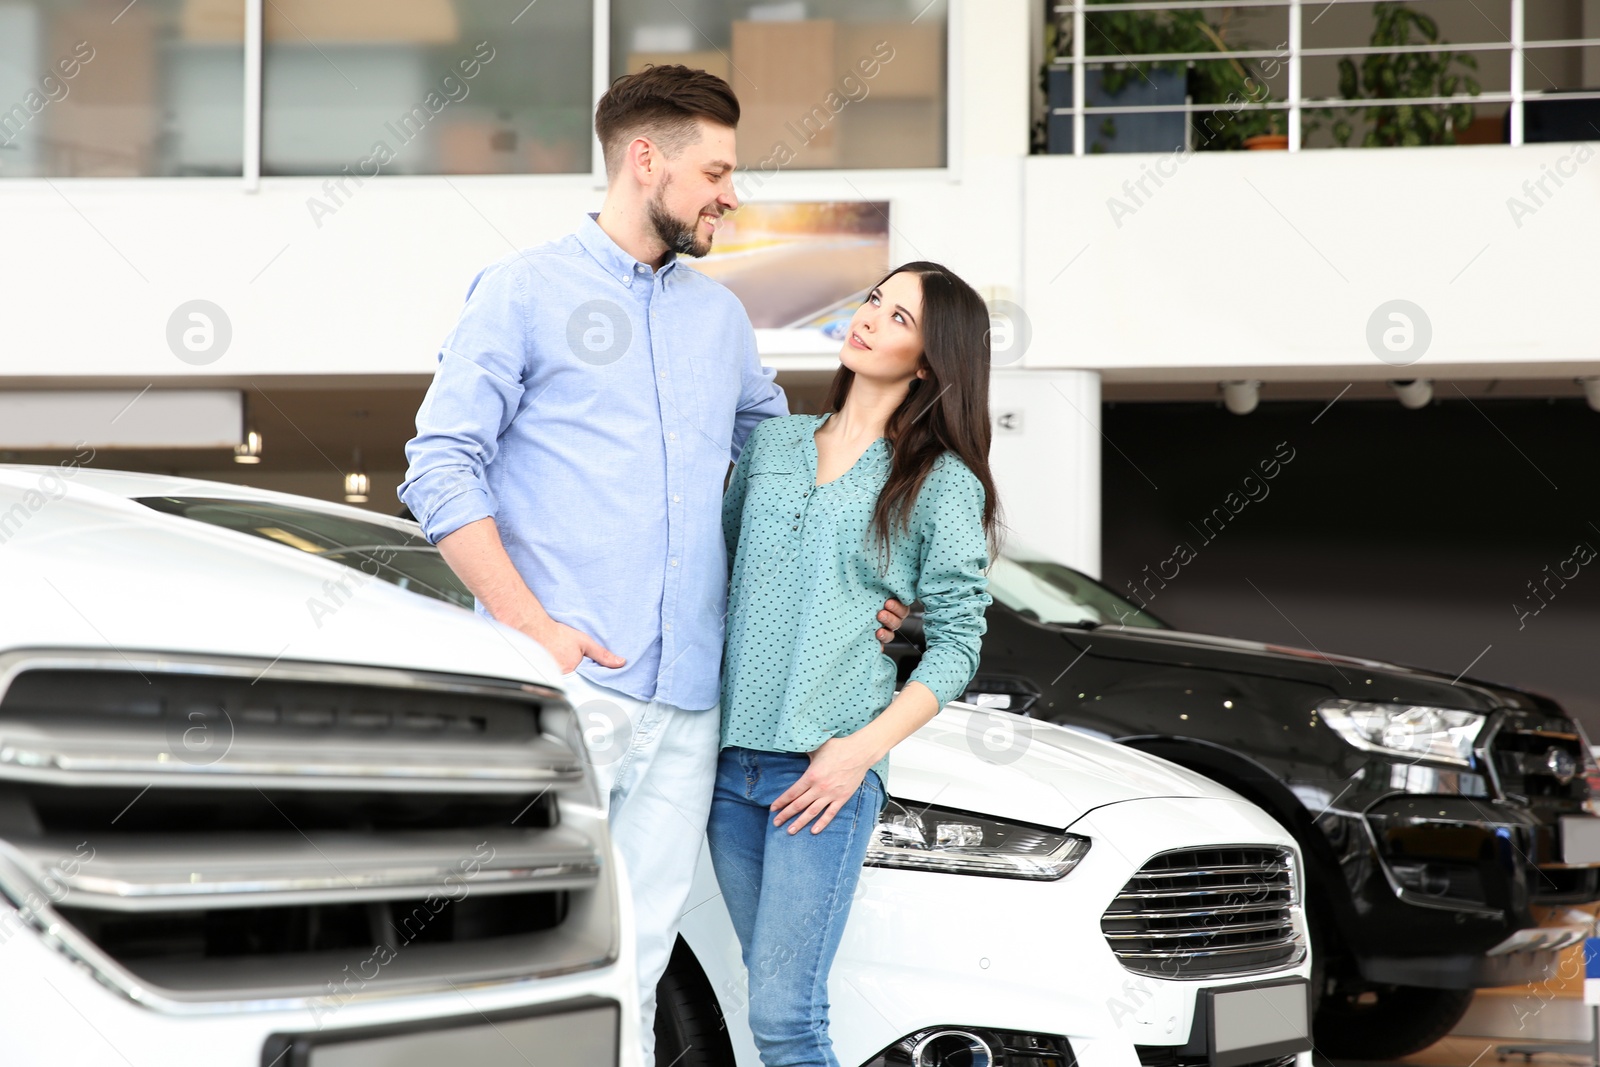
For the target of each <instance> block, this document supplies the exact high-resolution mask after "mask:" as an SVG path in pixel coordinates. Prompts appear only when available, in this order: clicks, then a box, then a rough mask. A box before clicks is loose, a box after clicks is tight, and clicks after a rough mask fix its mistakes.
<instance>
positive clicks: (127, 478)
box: [0, 463, 417, 533]
mask: <svg viewBox="0 0 1600 1067" xmlns="http://www.w3.org/2000/svg"><path fill="white" fill-rule="evenodd" d="M0 470H6V471H17V472H19V473H34V474H38V475H39V476H41V477H43V476H46V475H49V474H51V473H54V474H56V475H58V476H59V477H61V478H62V479H70V480H71V481H72V484H74V485H76V486H79V487H82V488H85V489H91V490H95V491H98V492H101V493H107V494H110V495H111V496H119V497H122V498H124V499H126V500H137V499H139V498H140V497H149V496H176V497H207V498H210V499H213V500H238V501H254V502H257V503H262V504H278V505H281V506H283V507H288V508H300V509H307V510H314V511H321V512H325V513H327V514H330V515H341V516H343V517H345V518H348V519H357V520H365V521H367V522H375V523H380V524H382V525H385V526H390V527H393V528H395V529H400V530H405V531H406V532H408V533H416V532H417V524H416V523H415V522H412V521H411V520H409V519H402V518H400V517H399V516H398V515H385V514H384V513H382V512H381V511H368V510H367V509H365V508H357V507H351V506H350V505H349V504H339V503H335V502H334V501H332V500H319V499H316V498H314V497H307V496H299V495H297V494H294V493H280V492H277V491H275V490H272V489H261V488H258V487H256V486H251V485H238V484H235V483H232V482H218V481H211V480H209V479H205V478H189V477H185V476H182V475H177V474H146V473H142V472H139V471H120V470H107V469H104V468H96V467H73V466H61V467H55V466H50V465H48V464H31V463H0Z"/></svg>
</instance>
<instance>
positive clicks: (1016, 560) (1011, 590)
mask: <svg viewBox="0 0 1600 1067" xmlns="http://www.w3.org/2000/svg"><path fill="white" fill-rule="evenodd" d="M989 593H990V595H992V596H993V597H994V598H995V600H997V601H999V602H1000V603H1001V604H1004V605H1005V606H1006V607H1008V608H1010V609H1011V610H1012V611H1015V612H1016V613H1017V614H1019V615H1022V616H1023V617H1025V618H1029V619H1033V620H1034V621H1035V622H1044V623H1054V624H1056V625H1060V626H1103V625H1118V624H1120V625H1123V626H1142V627H1146V628H1148V629H1157V630H1164V629H1168V628H1169V627H1168V626H1167V624H1166V623H1164V622H1162V621H1161V620H1160V619H1158V618H1156V617H1155V616H1154V615H1152V614H1150V612H1149V610H1148V609H1141V608H1140V607H1139V605H1137V604H1135V603H1133V602H1132V601H1130V600H1125V599H1123V598H1122V597H1120V596H1118V595H1117V594H1115V593H1113V592H1112V591H1111V590H1109V589H1107V588H1106V587H1105V586H1103V585H1101V584H1100V583H1099V582H1097V581H1095V580H1094V579H1093V578H1090V577H1089V576H1088V575H1086V574H1081V573H1079V572H1078V571H1075V570H1073V569H1072V568H1071V567H1067V566H1064V565H1062V564H1060V563H1056V562H1055V561H1053V560H1048V559H1042V558H1039V557H1038V556H1036V555H1034V554H1033V553H1026V554H1017V555H1010V554H1008V555H1002V556H1001V557H1000V558H998V559H996V560H995V561H994V565H993V566H991V567H990V568H989Z"/></svg>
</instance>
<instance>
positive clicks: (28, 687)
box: [0, 649, 621, 1015]
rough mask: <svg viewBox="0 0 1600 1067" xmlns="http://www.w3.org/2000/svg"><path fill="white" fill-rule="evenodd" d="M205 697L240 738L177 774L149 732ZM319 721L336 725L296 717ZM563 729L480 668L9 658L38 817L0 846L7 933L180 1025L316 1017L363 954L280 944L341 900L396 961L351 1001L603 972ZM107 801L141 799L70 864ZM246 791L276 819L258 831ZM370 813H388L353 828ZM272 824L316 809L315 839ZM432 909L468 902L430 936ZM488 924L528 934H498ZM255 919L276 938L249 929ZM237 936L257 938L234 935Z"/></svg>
mask: <svg viewBox="0 0 1600 1067" xmlns="http://www.w3.org/2000/svg"><path fill="white" fill-rule="evenodd" d="M51 672H59V673H61V675H62V676H61V677H55V678H53V677H50V673H51ZM141 676H143V677H142V679H141ZM18 679H23V680H22V682H21V683H20V684H19V682H18ZM152 680H153V682H154V688H153V689H147V688H146V685H145V683H146V682H150V681H152ZM263 681H264V682H265V683H266V684H263V685H260V686H256V687H255V688H249V687H251V686H255V683H257V682H263ZM319 683H320V684H319ZM124 687H126V692H124ZM247 693H248V694H252V695H250V696H248V697H246V696H245V695H244V694H247ZM8 696H9V697H11V699H10V701H9V702H7V701H6V698H7V697H8ZM194 698H204V699H212V700H213V701H214V706H216V707H218V708H221V712H220V714H219V715H218V718H230V721H231V717H237V718H238V719H239V725H240V727H241V728H240V730H239V733H238V735H237V736H236V737H234V736H232V735H230V743H229V745H228V746H227V749H226V751H223V752H221V754H220V755H216V756H215V758H214V759H213V758H211V756H210V755H208V756H207V758H206V760H203V761H199V762H188V761H186V759H185V758H184V757H185V756H188V755H192V752H185V751H183V749H182V748H181V747H176V746H174V745H172V744H171V738H170V737H168V736H166V734H165V732H164V730H165V728H167V727H169V726H170V725H171V723H173V722H176V723H177V724H178V727H179V728H180V729H182V728H183V727H184V726H185V725H186V722H187V720H186V719H185V718H184V717H183V716H182V715H181V714H180V713H181V712H183V711H187V710H188V709H189V708H190V707H191V706H192V704H191V703H190V701H192V699H194ZM324 698H326V699H325V700H324ZM204 699H202V703H203V702H204ZM319 706H322V707H326V708H332V709H335V710H334V711H333V712H331V713H323V714H321V715H320V718H318V717H317V716H316V715H313V714H310V712H313V711H315V710H316V708H317V707H319ZM152 707H153V708H154V710H153V711H152V710H151V708H152ZM262 708H268V709H270V708H277V709H278V711H280V712H281V718H280V717H279V715H278V714H277V713H276V712H272V711H268V712H266V713H264V714H258V710H259V709H262ZM434 711H437V712H438V714H433V713H432V712H434ZM571 715H572V712H571V708H570V706H569V705H568V704H567V702H566V700H565V697H564V696H563V694H562V693H561V691H560V690H559V689H557V688H554V687H552V686H546V685H540V684H533V683H527V682H522V681H514V680H504V679H496V678H492V677H487V678H486V677H477V676H450V675H445V674H435V673H427V672H420V671H412V670H405V669H400V668H387V667H364V666H353V665H344V664H336V663H315V662H288V663H285V662H282V661H273V662H270V663H269V662H267V661H266V660H265V659H261V660H251V659H245V658H240V657H227V656H205V655H193V654H187V653H182V654H179V653H167V652H161V651H149V650H124V651H116V650H78V649H25V650H19V651H12V652H7V653H0V800H5V801H7V802H9V803H11V804H12V805H13V806H14V807H15V808H16V810H17V811H18V812H22V813H24V814H25V815H26V816H28V817H29V818H31V819H33V823H32V826H31V827H30V826H29V824H28V822H27V820H26V819H20V820H14V825H13V826H12V828H11V829H8V830H7V831H6V834H5V838H6V839H5V840H4V841H0V922H3V923H8V924H11V923H18V922H19V921H20V925H21V926H22V927H24V928H26V929H27V930H29V931H30V932H31V934H32V935H33V936H35V937H37V939H38V941H39V943H41V944H42V945H44V946H45V947H46V948H48V949H49V950H51V951H53V952H56V953H58V954H60V955H61V956H62V957H64V958H66V959H68V960H71V961H73V962H74V963H76V964H77V965H79V966H80V967H82V968H83V969H84V970H85V971H86V972H87V973H89V974H90V975H92V976H93V978H94V979H95V980H96V981H97V982H99V983H100V984H101V985H103V986H104V987H106V988H107V989H110V990H112V991H114V992H116V993H117V994H119V995H120V996H121V997H123V998H125V999H126V1000H128V1001H130V1002H132V1003H134V1004H137V1005H139V1006H141V1007H144V1008H147V1009H150V1010H153V1011H158V1012H162V1013H169V1014H176V1015H215V1014H230V1013H239V1012H263V1011H283V1010H294V1009H306V1008H312V1009H316V1008H319V1007H322V1008H326V1007H327V1006H328V1002H329V996H330V994H329V993H328V989H331V988H332V984H331V981H329V979H331V978H332V977H334V976H335V975H337V974H338V973H340V965H341V964H344V963H347V962H353V961H355V960H356V959H357V958H358V957H359V956H361V955H362V954H363V953H365V952H366V951H367V950H366V949H364V948H360V947H358V946H357V947H353V942H349V941H348V940H347V939H346V938H343V937H338V938H334V939H331V940H318V939H317V938H306V937H302V936H300V935H299V934H297V933H293V932H291V933H289V934H284V933H283V930H284V929H286V928H287V927H288V925H289V924H290V923H292V921H294V920H296V919H297V918H298V917H301V916H305V915H311V916H318V915H325V914H331V915H339V914H348V913H350V910H351V909H354V911H355V913H356V914H364V915H366V916H367V917H368V921H369V922H370V923H371V924H372V925H374V926H375V927H377V926H381V925H382V917H383V916H384V915H389V916H391V917H393V918H398V919H399V920H400V922H401V928H400V929H398V930H395V934H396V938H397V940H395V941H393V942H391V946H393V947H395V949H396V952H397V953H399V949H404V952H403V953H399V954H398V955H397V956H396V957H395V961H396V962H394V963H393V964H389V965H388V966H387V967H386V969H385V971H384V972H383V974H382V975H380V976H379V977H378V978H376V979H371V980H368V981H365V982H364V983H363V984H362V985H361V987H360V988H359V989H358V990H357V991H354V992H351V993H348V994H347V993H340V994H339V995H338V998H337V1000H338V1003H341V1004H342V1003H344V1002H346V1001H347V1000H359V1001H384V1000H389V999H392V998H395V997H413V996H418V995H427V994H439V993H451V992H458V991H462V990H475V989H476V990H491V989H495V988H506V987H518V986H523V985H525V984H527V983H530V982H534V981H539V980H542V979H546V978H550V977H554V976H557V975H565V974H574V973H579V972H583V971H589V970H593V969H595V968H599V967H604V966H608V965H611V964H613V963H615V962H616V960H617V959H618V955H619V952H620V950H621V945H620V943H619V942H618V940H617V939H618V936H619V934H618V931H619V927H618V924H617V909H618V900H617V892H618V886H617V884H616V879H615V878H614V876H613V875H612V872H611V869H610V867H609V864H608V863H607V859H608V853H607V844H606V843H607V841H608V835H607V832H606V826H605V820H604V816H603V814H600V813H598V812H597V811H596V810H595V809H594V806H593V803H592V789H593V783H592V771H591V769H590V768H589V766H588V764H587V762H586V761H585V759H584V757H583V753H582V752H581V751H580V750H579V749H576V748H574V747H573V745H572V744H571V743H569V742H568V741H566V740H565V739H564V738H566V736H567V735H568V733H569V731H568V729H566V728H568V727H570V726H571V725H572V724H571ZM162 757H166V758H162ZM122 786H128V787H130V788H129V790H128V798H129V801H130V803H128V804H127V805H126V806H123V802H122V801H121V800H120V799H119V800H117V801H116V805H115V808H116V809H120V811H117V810H115V809H112V810H108V812H107V813H106V814H107V817H108V818H109V817H110V816H111V815H115V816H116V818H112V819H111V822H112V823H115V822H116V819H121V818H122V816H123V815H126V814H128V811H129V809H130V808H133V807H134V804H133V802H138V803H139V804H140V806H139V807H138V808H136V809H134V811H133V815H132V817H131V818H129V819H123V820H122V824H121V825H120V826H116V827H115V829H114V830H111V829H108V830H105V831H103V832H102V831H99V830H86V831H84V833H86V834H90V835H91V836H93V837H94V840H93V845H92V849H91V852H90V855H88V856H87V857H84V858H83V862H82V863H81V864H78V863H74V862H71V859H72V855H73V851H72V846H73V845H74V843H76V842H78V841H79V836H78V835H79V830H78V829H77V827H78V826H80V825H83V812H84V811H85V810H89V808H90V807H91V806H92V805H94V804H98V803H101V799H100V798H103V797H104V796H106V795H107V794H108V793H110V792H111V790H109V789H108V788H107V787H118V788H120V787H122ZM152 787H154V792H152V793H151V795H150V796H149V797H148V798H146V799H144V800H143V801H140V798H142V797H145V796H146V792H147V791H150V790H151V788H152ZM196 789H198V790H203V791H202V792H194V791H193V790H196ZM273 793H275V794H276V795H277V796H278V800H277V801H275V800H274V799H273V796H272V795H269V794H273ZM573 793H576V796H575V797H574V796H573V795H572V794H573ZM413 795H414V796H413ZM289 797H292V798H294V799H293V802H292V803H290V802H289V801H288V800H287V799H286V798H289ZM174 798H177V799H174ZM190 798H193V799H190ZM523 798H531V799H530V800H528V802H527V803H526V805H524V804H523ZM569 798H570V799H574V800H576V803H574V804H572V806H570V807H569V806H568V800H569ZM247 800H248V801H249V802H250V803H251V804H255V805H258V806H266V807H268V808H270V809H277V811H276V815H277V816H278V817H280V818H282V820H283V824H282V825H281V826H274V827H267V828H263V824H262V823H261V821H260V820H259V819H255V818H253V817H252V816H251V813H250V812H249V811H248V810H246V808H245V802H246V801H247ZM280 803H281V804H282V805H283V807H282V808H280ZM342 804H351V805H354V806H353V807H350V808H340V807H338V805H342ZM151 805H156V808H155V810H154V811H152V810H151ZM196 805H205V806H214V807H215V812H216V813H217V814H218V815H220V816H221V817H218V818H215V819H212V820H210V822H211V823H212V824H213V825H214V826H215V829H205V828H204V826H205V824H206V822H207V820H206V819H204V818H200V819H197V820H195V821H196V822H197V823H199V824H200V825H198V826H190V825H188V824H187V822H186V817H185V815H184V812H185V810H186V808H187V810H199V809H197V808H196V807H195V806H196ZM319 805H320V806H321V807H319ZM363 805H366V806H367V807H363ZM374 805H376V806H381V808H382V809H383V811H384V812H385V813H395V814H394V818H393V819H391V820H389V821H388V822H385V821H383V820H381V819H380V820H376V825H374V823H373V822H369V821H367V820H368V819H369V817H370V813H369V812H368V810H367V808H368V807H371V806H374ZM536 805H537V806H538V810H537V811H536V812H535V814H534V816H533V817H531V818H525V816H526V815H527V813H528V812H529V811H532V810H534V809H535V807H536ZM284 808H287V809H289V810H290V811H305V812H311V813H312V819H311V821H310V823H309V824H307V825H306V826H305V829H304V831H302V829H301V827H300V826H299V825H297V824H296V822H295V820H294V819H291V818H290V817H289V816H288V815H287V814H285V812H284V810H283V809H284ZM323 809H328V810H333V811H335V812H336V816H337V817H334V818H322V817H321V812H322V810H323ZM518 809H520V810H518ZM513 811H515V812H516V814H515V816H513V815H512V814H511V813H512V812H513ZM13 814H15V813H13ZM207 814H208V815H209V814H211V812H207ZM141 816H142V818H141ZM52 820H54V821H52ZM519 820H523V821H522V822H521V823H519ZM136 824H137V825H136ZM94 825H95V826H98V825H99V824H98V823H96V824H94ZM479 843H482V844H484V845H492V849H491V848H484V849H483V850H482V852H481V853H480V852H475V846H476V845H478V844H479ZM84 844H88V842H84ZM53 858H54V862H53ZM62 860H66V861H67V862H66V863H65V864H64V865H63V864H62V862H61V861H62ZM468 879H470V893H469V892H468V889H467V888H464V887H467V886H468V885H469V883H468V881H467V880H468ZM480 897H481V898H483V899H481V900H480V899H478V898H480ZM524 902H527V904H528V905H529V908H528V909H527V910H524ZM8 904H9V905H10V906H11V907H14V908H15V909H16V910H15V914H14V915H13V914H12V913H11V911H10V909H9V908H8V907H6V905H8ZM424 905H426V908H427V914H423V907H424ZM446 905H449V906H450V907H452V908H453V909H463V908H470V909H472V910H471V911H470V912H462V911H459V910H451V911H450V912H448V916H447V917H446V918H441V919H440V920H439V922H440V923H441V924H446V925H440V926H430V925H429V924H430V923H431V922H432V921H433V920H432V918H431V916H432V915H441V916H443V915H445V913H444V910H443V909H444V907H445V906H446ZM496 908H498V909H499V910H500V912H506V911H516V912H517V914H518V916H519V917H523V918H526V920H527V921H526V922H523V923H517V924H513V928H509V929H508V928H507V927H504V926H496V925H493V924H492V920H493V919H494V918H495V917H496V912H495V910H494V909H496ZM319 909H321V910H319ZM340 909H345V911H344V912H343V913H341V911H340ZM363 909H364V910H363ZM382 909H390V910H389V911H387V912H385V911H383V910H382ZM408 909H409V910H408ZM262 916H265V917H267V918H268V919H269V920H270V925H268V926H266V927H265V928H261V927H256V926H254V925H253V924H257V923H258V922H259V921H260V917H262ZM417 916H420V918H417ZM458 916H459V920H460V923H461V925H460V926H454V925H450V924H449V923H450V922H451V921H452V920H454V919H456V918H457V917H458ZM413 918H415V922H414V923H413V922H412V921H411V920H412V919H413ZM212 920H217V921H218V923H219V926H218V929H220V930H221V931H222V932H221V933H220V934H219V935H218V937H217V939H216V940H213V939H212V929H211V922H212ZM180 923H182V924H186V925H184V926H183V928H182V932H183V936H184V938H185V939H186V940H184V941H183V942H182V943H179V944H175V945H174V944H169V943H167V942H166V941H165V940H163V941H162V942H161V943H160V947H161V952H160V953H159V954H157V955H152V954H150V953H148V952H146V951H144V946H143V945H142V944H140V943H139V941H138V938H139V937H141V936H145V932H146V931H154V934H153V935H151V936H155V937H161V938H165V936H166V935H165V933H164V931H163V928H162V924H167V925H168V926H172V927H176V925H177V924H180ZM140 924H143V925H140ZM202 926H204V927H205V928H204V929H202ZM246 927H249V933H250V935H251V936H252V938H253V940H250V941H249V943H248V944H246V943H243V942H241V941H239V940H238V939H236V938H235V939H234V940H231V941H230V940H228V939H229V938H230V937H233V936H234V931H235V930H238V929H245V928H246ZM389 928H390V929H391V930H394V929H395V928H394V927H393V926H392V925H391V926H390V927H389ZM129 931H131V933H130V932H129ZM258 932H259V933H260V936H259V938H257V937H256V936H255V935H257V933H258ZM358 936H359V934H358ZM152 943H153V942H152ZM194 944H198V945H199V946H200V947H199V951H198V954H196V953H195V952H193V951H191V946H192V945H194ZM130 946H132V948H131V949H130Z"/></svg>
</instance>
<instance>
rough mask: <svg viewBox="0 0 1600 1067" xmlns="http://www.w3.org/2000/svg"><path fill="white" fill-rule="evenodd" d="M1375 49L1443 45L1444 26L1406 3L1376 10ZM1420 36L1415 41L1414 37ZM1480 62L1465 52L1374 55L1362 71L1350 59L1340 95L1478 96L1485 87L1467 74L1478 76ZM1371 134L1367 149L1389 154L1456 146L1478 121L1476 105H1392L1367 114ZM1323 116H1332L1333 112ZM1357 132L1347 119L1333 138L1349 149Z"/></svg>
mask: <svg viewBox="0 0 1600 1067" xmlns="http://www.w3.org/2000/svg"><path fill="white" fill-rule="evenodd" d="M1372 23H1373V25H1372V44H1374V45H1378V46H1387V47H1403V46H1406V45H1418V44H1429V45H1431V44H1440V43H1442V42H1440V40H1439V24H1438V23H1437V22H1435V21H1434V20H1433V19H1431V18H1429V17H1428V16H1427V15H1425V14H1423V13H1422V12H1420V11H1417V10H1414V9H1413V8H1411V7H1408V6H1407V5H1405V4H1403V3H1397V2H1390V0H1384V2H1380V3H1377V4H1375V5H1373V9H1372ZM1413 34H1415V36H1413ZM1477 69H1478V61H1477V59H1475V58H1474V57H1473V56H1471V55H1469V54H1466V53H1462V52H1403V53H1399V54H1390V55H1370V56H1366V57H1365V58H1363V59H1362V61H1361V66H1360V68H1359V70H1358V68H1357V67H1356V64H1355V61H1354V60H1352V59H1349V58H1346V59H1341V60H1340V61H1339V95H1340V96H1342V97H1344V98H1345V99H1347V100H1360V99H1362V98H1366V99H1372V100H1393V99H1400V98H1403V97H1408V96H1452V95H1454V94H1455V93H1457V92H1460V91H1465V92H1466V93H1468V94H1469V95H1471V96H1476V95H1478V92H1479V85H1478V82H1477V80H1476V79H1474V78H1473V77H1472V76H1471V75H1469V74H1466V73H1464V71H1467V70H1477ZM1362 111H1363V112H1365V117H1364V121H1365V123H1366V125H1367V130H1366V132H1365V133H1364V134H1363V135H1362V138H1361V146H1362V147H1363V148H1380V147H1383V148H1388V147H1401V146H1412V145H1444V144H1455V143H1456V135H1457V133H1459V132H1460V131H1461V130H1463V129H1464V128H1465V127H1466V125H1467V124H1468V123H1470V122H1471V121H1472V105H1471V104H1469V103H1467V102H1465V101H1462V102H1459V103H1453V104H1387V105H1380V106H1377V107H1367V108H1363V109H1362ZM1318 113H1319V114H1322V115H1327V116H1330V117H1331V116H1332V114H1333V109H1332V108H1321V109H1319V110H1318ZM1354 133H1355V130H1354V128H1353V127H1352V125H1351V123H1350V120H1349V119H1348V118H1345V117H1343V116H1341V117H1340V118H1338V119H1337V120H1336V121H1334V123H1333V137H1334V140H1336V141H1338V142H1339V144H1340V146H1341V147H1347V146H1348V145H1349V143H1350V139H1351V137H1352V136H1353V135H1354Z"/></svg>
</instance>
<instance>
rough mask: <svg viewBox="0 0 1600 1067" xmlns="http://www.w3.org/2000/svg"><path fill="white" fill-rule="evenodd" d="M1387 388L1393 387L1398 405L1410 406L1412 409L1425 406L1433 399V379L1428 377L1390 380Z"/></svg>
mask: <svg viewBox="0 0 1600 1067" xmlns="http://www.w3.org/2000/svg"><path fill="white" fill-rule="evenodd" d="M1389 388H1390V389H1393V390H1394V395H1395V396H1396V397H1398V398H1399V400H1400V406H1401V407H1404V408H1410V409H1411V410H1412V411H1416V410H1417V409H1418V408H1425V407H1427V406H1428V404H1429V402H1430V401H1432V400H1433V381H1432V379H1429V378H1411V379H1409V380H1407V381H1399V382H1390V383H1389Z"/></svg>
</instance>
